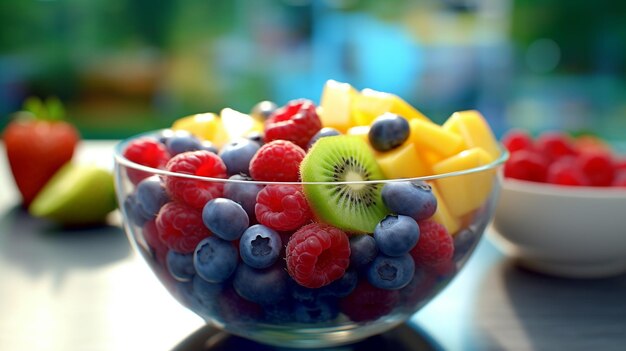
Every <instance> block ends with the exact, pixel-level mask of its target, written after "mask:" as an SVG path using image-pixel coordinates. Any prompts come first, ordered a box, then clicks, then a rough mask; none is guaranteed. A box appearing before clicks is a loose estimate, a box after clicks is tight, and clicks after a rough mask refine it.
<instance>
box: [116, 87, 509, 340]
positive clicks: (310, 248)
mask: <svg viewBox="0 0 626 351" xmlns="http://www.w3.org/2000/svg"><path fill="white" fill-rule="evenodd" d="M120 153H121V155H119V156H118V161H120V160H122V161H123V162H120V165H118V168H119V171H120V172H121V174H122V176H121V177H120V178H121V179H122V181H119V180H118V188H120V189H122V190H120V191H119V193H121V194H123V196H122V199H121V200H122V201H120V202H121V203H122V204H123V209H124V214H125V218H126V219H127V221H126V225H127V229H128V231H129V233H131V236H132V240H133V241H134V242H136V243H137V246H138V248H139V250H140V251H141V252H142V253H143V254H144V256H145V257H146V258H147V260H148V261H149V262H150V264H151V265H152V267H153V269H154V271H155V272H156V273H157V275H159V277H160V278H161V280H162V281H164V282H165V284H166V286H167V287H168V289H170V291H171V292H172V293H173V294H174V295H175V296H177V297H178V298H179V300H180V301H181V302H183V303H184V304H186V305H187V306H188V307H189V308H191V309H192V310H194V311H196V312H197V313H199V314H200V315H201V316H203V317H205V318H206V319H207V320H212V321H217V322H218V323H219V324H222V325H226V326H230V327H231V328H234V327H232V326H233V325H238V324H241V323H244V324H245V323H252V324H254V323H264V324H265V325H281V326H285V325H292V324H293V325H299V326H302V325H304V326H318V327H319V326H322V327H323V326H334V325H337V324H338V323H367V322H372V321H375V320H379V319H381V318H383V317H385V316H392V315H393V314H394V313H399V314H402V316H404V318H408V316H410V315H411V314H412V313H414V312H415V311H416V310H417V308H419V306H421V305H423V304H424V303H425V302H426V301H427V300H428V299H429V298H430V297H432V296H434V294H436V292H437V291H439V290H440V289H441V288H442V287H443V286H445V284H446V283H447V282H448V281H449V280H450V279H451V277H452V276H453V275H454V274H455V273H456V271H457V269H458V268H459V267H460V266H461V265H462V264H463V263H464V262H465V260H466V258H467V257H468V256H469V253H470V252H471V250H472V249H473V247H474V245H475V244H476V242H477V240H478V238H479V237H480V235H481V234H482V231H483V230H484V227H485V226H486V223H487V222H488V220H489V218H490V216H491V213H492V211H493V201H492V200H493V194H494V193H495V192H494V189H495V187H496V185H497V180H496V177H495V172H496V169H497V166H498V165H500V164H501V163H502V162H503V161H504V159H505V158H506V156H505V155H502V152H501V149H500V147H499V146H498V143H497V141H496V139H495V138H494V136H493V133H492V132H491V130H490V128H489V126H488V124H487V123H486V121H485V119H484V118H483V116H482V115H481V114H480V113H479V112H477V111H461V112H457V113H454V114H453V115H452V116H451V117H450V118H449V119H448V120H447V121H446V122H445V123H444V124H442V125H439V124H436V123H434V122H432V121H431V120H430V119H428V118H427V117H426V116H424V115H423V114H422V113H421V112H419V111H418V110H416V109H415V108H413V107H412V106H411V105H409V104H408V103H407V102H405V101H404V100H402V99H401V98H400V97H398V96H396V95H394V94H390V93H383V92H377V91H374V90H371V89H364V90H363V91H360V92H359V91H356V89H354V88H353V87H352V86H350V85H349V84H347V83H340V82H335V81H328V82H327V83H326V85H325V86H324V90H323V92H322V95H321V101H320V104H319V105H316V104H315V103H314V102H312V101H311V100H308V99H296V100H292V101H289V102H287V103H286V104H285V105H283V106H278V105H277V104H275V103H271V102H267V101H266V102H262V103H259V104H258V105H256V106H254V107H253V108H252V109H251V111H250V113H248V114H244V113H241V112H237V111H234V110H232V109H224V110H223V111H221V113H219V114H214V113H205V114H198V115H193V116H189V117H184V118H181V119H179V120H177V121H176V122H174V124H173V125H172V127H171V128H170V129H167V130H163V131H157V132H153V133H148V134H144V135H142V136H140V137H136V138H132V139H130V140H128V141H125V142H124V143H122V144H121V146H120ZM139 165H141V166H139ZM150 170H152V171H150ZM417 177H422V178H417ZM231 331H232V330H231ZM235 332H236V330H235ZM244 334H245V333H244Z"/></svg>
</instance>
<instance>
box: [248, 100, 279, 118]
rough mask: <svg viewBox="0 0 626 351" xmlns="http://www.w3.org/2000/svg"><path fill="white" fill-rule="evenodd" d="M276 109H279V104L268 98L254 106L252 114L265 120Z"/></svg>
mask: <svg viewBox="0 0 626 351" xmlns="http://www.w3.org/2000/svg"><path fill="white" fill-rule="evenodd" d="M276 109H278V105H276V103H275V102H273V101H267V100H265V101H260V102H259V103H257V104H256V105H254V106H253V107H252V111H250V115H251V116H252V117H254V118H256V119H258V120H260V121H264V120H266V119H268V118H269V117H270V116H271V115H272V114H273V113H274V111H276Z"/></svg>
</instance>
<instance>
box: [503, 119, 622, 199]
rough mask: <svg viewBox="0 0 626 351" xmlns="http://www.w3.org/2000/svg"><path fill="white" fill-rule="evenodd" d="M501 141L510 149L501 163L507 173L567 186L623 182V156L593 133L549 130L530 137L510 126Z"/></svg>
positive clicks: (603, 184) (599, 185) (617, 184)
mask: <svg viewBox="0 0 626 351" xmlns="http://www.w3.org/2000/svg"><path fill="white" fill-rule="evenodd" d="M502 143H503V144H504V146H505V147H506V148H507V149H508V150H509V152H510V153H511V156H510V158H509V160H508V161H507V163H506V164H505V166H504V175H505V176H506V177H509V178H515V179H521V180H528V181H533V182H541V183H551V184H559V185H570V186H596V187H609V186H620V187H623V186H626V158H620V157H618V156H617V155H616V154H615V152H614V151H613V150H612V149H611V147H610V146H609V145H608V144H606V143H604V142H603V141H602V140H601V139H598V138H596V137H591V136H583V137H578V138H574V137H572V136H570V135H567V134H565V133H563V132H553V131H550V132H543V133H542V134H540V135H539V136H537V137H536V138H533V137H532V136H531V135H530V134H529V133H528V132H527V131H525V130H521V129H513V130H510V131H509V132H508V133H507V134H505V135H504V136H503V137H502Z"/></svg>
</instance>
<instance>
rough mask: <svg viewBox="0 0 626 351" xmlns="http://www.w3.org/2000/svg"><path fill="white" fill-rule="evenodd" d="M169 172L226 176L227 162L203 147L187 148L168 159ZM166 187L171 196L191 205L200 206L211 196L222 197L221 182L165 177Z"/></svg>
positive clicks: (202, 175)
mask: <svg viewBox="0 0 626 351" xmlns="http://www.w3.org/2000/svg"><path fill="white" fill-rule="evenodd" d="M166 169H167V170H168V171H170V172H175V173H183V174H192V175H196V176H201V177H212V178H226V166H225V165H224V162H222V160H221V159H220V158H219V156H217V155H216V154H214V153H212V152H210V151H206V150H200V151H189V152H184V153H181V154H178V155H176V156H174V157H172V159H171V160H170V161H169V162H168V163H167V166H166ZM165 189H167V192H168V194H169V195H170V196H171V197H172V199H175V200H179V201H182V202H184V203H186V204H188V205H189V206H191V207H194V208H203V207H204V205H205V204H206V203H207V202H209V201H210V200H212V199H214V198H217V197H221V196H222V193H223V190H224V183H222V182H212V181H207V180H199V179H190V178H184V177H174V176H167V177H165Z"/></svg>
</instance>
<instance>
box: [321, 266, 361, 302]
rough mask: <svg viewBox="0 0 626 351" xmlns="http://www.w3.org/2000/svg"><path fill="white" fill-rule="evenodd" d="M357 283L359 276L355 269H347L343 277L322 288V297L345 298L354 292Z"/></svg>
mask: <svg viewBox="0 0 626 351" xmlns="http://www.w3.org/2000/svg"><path fill="white" fill-rule="evenodd" d="M358 282H359V274H358V272H357V270H356V269H352V268H350V269H348V270H346V273H344V275H343V276H342V277H341V278H339V279H337V280H335V281H334V282H332V283H330V284H328V285H326V286H324V287H322V288H321V289H320V290H322V291H321V295H322V296H333V297H338V298H341V297H346V296H348V295H350V294H351V293H352V291H354V288H356V285H357V283H358Z"/></svg>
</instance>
